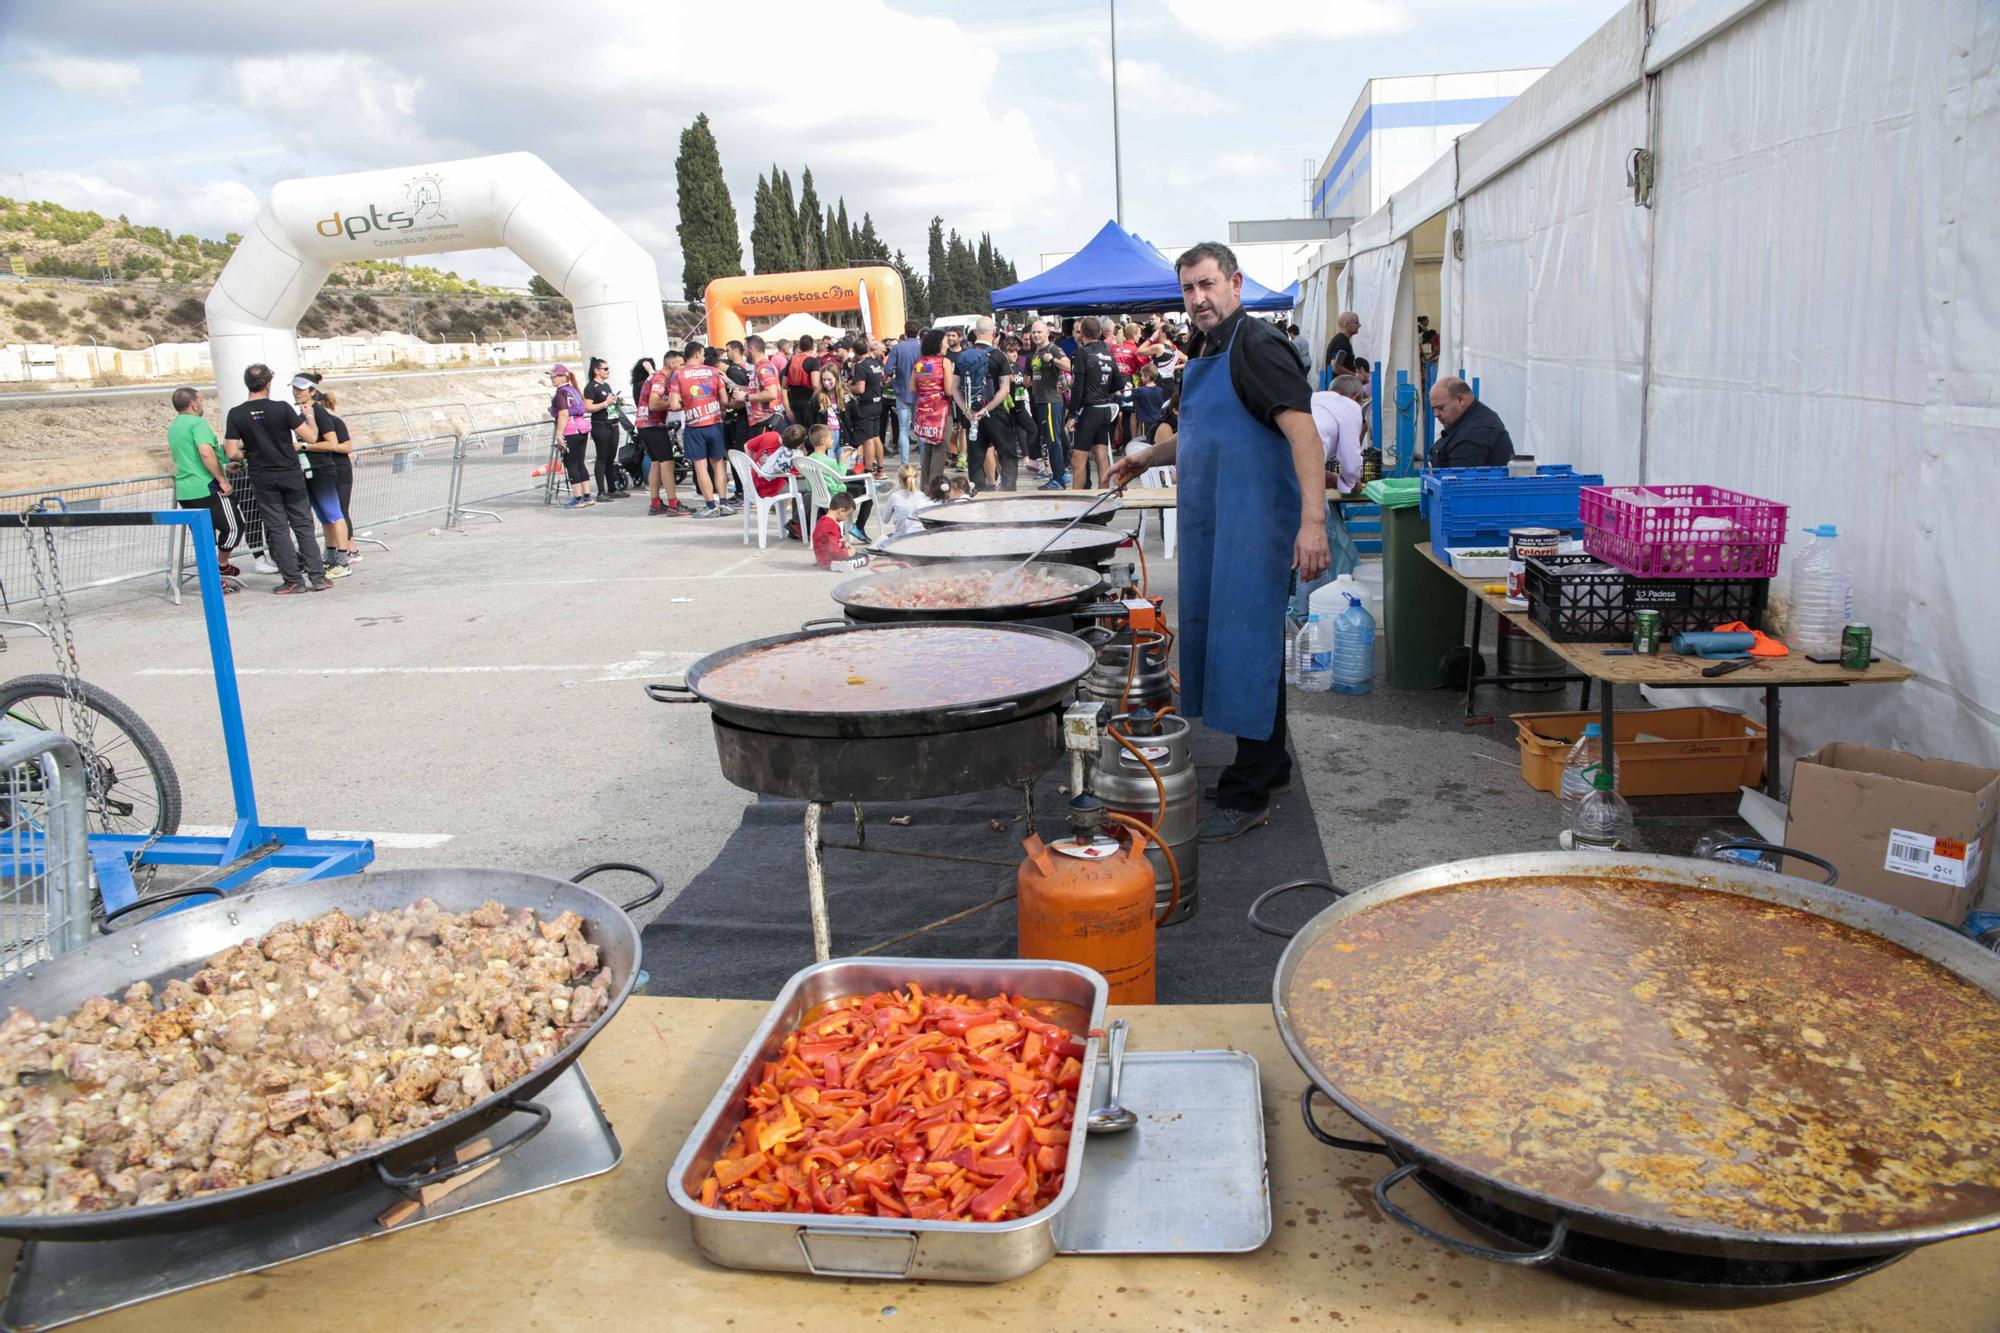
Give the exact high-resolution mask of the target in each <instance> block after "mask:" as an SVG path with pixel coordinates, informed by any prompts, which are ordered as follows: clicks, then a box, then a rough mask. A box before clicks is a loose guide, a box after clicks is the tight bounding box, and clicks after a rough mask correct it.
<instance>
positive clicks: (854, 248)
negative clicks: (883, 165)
mask: <svg viewBox="0 0 2000 1333" xmlns="http://www.w3.org/2000/svg"><path fill="white" fill-rule="evenodd" d="M828 216H830V217H831V218H832V219H833V221H832V222H830V223H828V224H827V231H828V233H829V234H830V235H834V236H838V237H839V238H840V253H841V254H843V255H845V256H846V257H847V262H848V263H850V264H852V263H853V262H854V261H855V260H857V259H859V258H861V238H860V236H859V235H858V234H856V232H855V230H854V224H853V223H851V222H849V221H848V220H847V196H846V195H842V196H841V197H840V206H839V207H838V208H836V209H834V210H833V211H832V212H831V213H830V214H829V215H828Z"/></svg>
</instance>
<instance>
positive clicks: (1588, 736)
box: [1557, 722, 1604, 829]
mask: <svg viewBox="0 0 2000 1333" xmlns="http://www.w3.org/2000/svg"><path fill="white" fill-rule="evenodd" d="M1603 767H1604V728H1603V727H1601V726H1599V725H1598V724H1597V723H1595V722H1592V723H1591V724H1590V725H1589V726H1587V727H1585V728H1584V729H1583V735H1581V736H1579V737H1577V738H1576V742H1575V744H1573V745H1571V746H1570V747H1569V753H1568V754H1567V755H1565V756H1564V757H1563V771H1562V783H1561V786H1560V789H1559V790H1558V792H1557V795H1558V796H1560V797H1561V799H1562V817H1563V827H1564V828H1566V829H1570V828H1575V827H1576V817H1577V807H1578V806H1579V805H1581V804H1582V803H1583V798H1584V797H1585V796H1587V795H1589V794H1590V775H1591V773H1592V772H1594V771H1600V770H1602V769H1603Z"/></svg>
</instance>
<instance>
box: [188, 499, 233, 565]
mask: <svg viewBox="0 0 2000 1333" xmlns="http://www.w3.org/2000/svg"><path fill="white" fill-rule="evenodd" d="M174 503H175V504H177V505H179V506H180V507H181V508H182V509H206V510H207V511H208V521H209V522H210V523H212V524H214V525H215V555H216V559H217V560H218V561H220V562H221V563H222V564H225V565H226V564H228V563H229V549H230V548H231V547H232V546H234V545H235V544H236V538H237V535H238V533H237V527H236V524H234V523H233V522H231V521H230V513H229V506H228V505H227V504H226V503H224V500H223V496H222V492H220V491H218V490H216V489H215V487H214V485H213V483H211V484H210V486H209V491H208V494H207V495H204V496H202V497H201V498H200V499H198V500H176V501H174Z"/></svg>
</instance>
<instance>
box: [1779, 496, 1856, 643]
mask: <svg viewBox="0 0 2000 1333" xmlns="http://www.w3.org/2000/svg"><path fill="white" fill-rule="evenodd" d="M1806 531H1807V532H1808V533H1810V534H1812V540H1811V541H1810V542H1808V543H1806V549H1805V550H1804V551H1803V552H1801V553H1800V555H1799V559H1798V563H1797V564H1795V565H1793V566H1792V595H1791V598H1790V600H1789V602H1788V605H1787V609H1786V622H1785V623H1786V642H1787V644H1788V645H1789V646H1790V647H1791V649H1792V651H1793V652H1796V653H1802V654H1804V655H1806V656H1808V657H1838V656H1840V632H1841V631H1842V630H1843V629H1845V628H1847V623H1848V622H1849V621H1850V620H1852V619H1853V618H1854V581H1853V580H1852V579H1851V578H1849V577H1848V574H1847V570H1846V569H1845V568H1844V567H1843V566H1842V565H1841V563H1840V557H1839V555H1838V554H1837V552H1836V551H1835V549H1834V545H1833V542H1834V538H1836V537H1838V536H1839V535H1840V530H1839V529H1838V528H1836V527H1834V526H1833V524H1831V523H1822V524H1821V525H1820V526H1818V527H1816V528H1807V529H1806Z"/></svg>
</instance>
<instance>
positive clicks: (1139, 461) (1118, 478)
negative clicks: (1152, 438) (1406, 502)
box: [1104, 449, 1326, 546]
mask: <svg viewBox="0 0 2000 1333" xmlns="http://www.w3.org/2000/svg"><path fill="white" fill-rule="evenodd" d="M1152 455H1153V451H1152V450H1151V449H1128V450H1126V451H1125V456H1124V457H1123V458H1121V459H1119V460H1118V461H1117V462H1115V463H1113V464H1112V465H1111V474H1110V475H1109V476H1107V477H1106V478H1105V479H1104V484H1105V485H1107V486H1123V485H1124V484H1125V483H1126V482H1128V481H1131V480H1133V479H1134V478H1137V477H1139V476H1142V475H1144V473H1145V471H1146V469H1147V468H1149V467H1151V466H1152V465H1153V459H1152ZM1325 544H1326V543H1325V541H1324V540H1322V541H1321V542H1320V545H1321V546H1324V545H1325Z"/></svg>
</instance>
